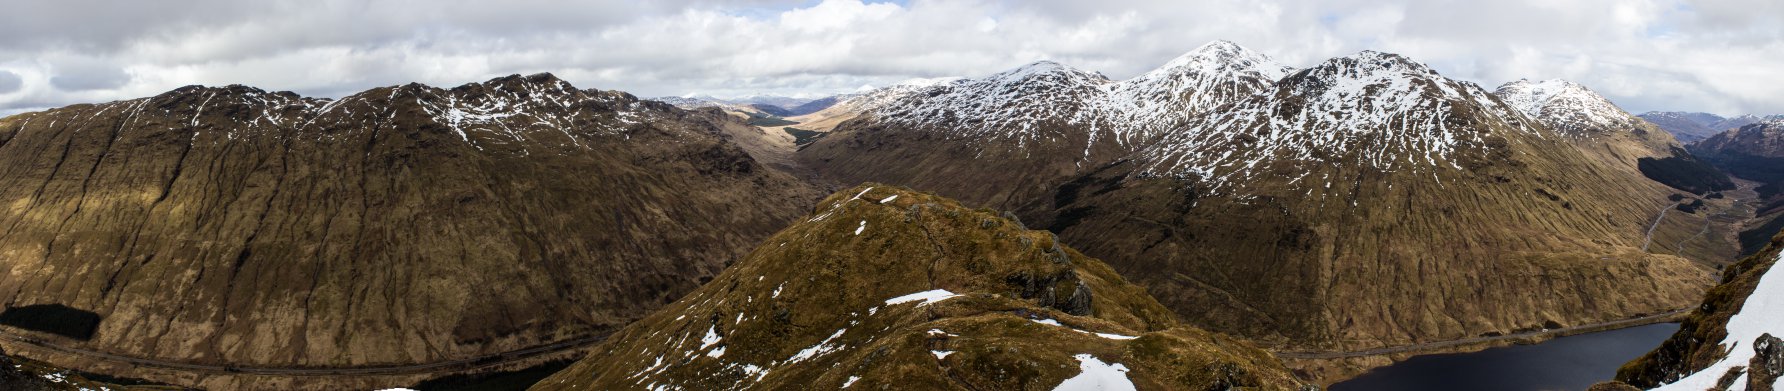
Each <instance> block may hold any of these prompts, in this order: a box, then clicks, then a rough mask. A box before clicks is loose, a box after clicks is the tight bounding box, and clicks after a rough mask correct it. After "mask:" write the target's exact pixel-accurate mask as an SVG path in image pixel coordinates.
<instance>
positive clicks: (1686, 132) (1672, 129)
mask: <svg viewBox="0 0 1784 391" xmlns="http://www.w3.org/2000/svg"><path fill="white" fill-rule="evenodd" d="M1640 117H1642V119H1645V120H1648V122H1652V123H1654V125H1657V126H1659V127H1660V128H1661V129H1664V130H1666V132H1667V133H1672V135H1673V137H1675V138H1678V139H1679V141H1681V142H1686V143H1694V142H1697V141H1698V140H1703V139H1705V138H1709V137H1710V136H1713V135H1715V134H1716V133H1720V132H1721V131H1720V130H1716V129H1715V128H1712V127H1711V126H1713V125H1715V124H1716V123H1718V122H1722V121H1725V120H1727V118H1722V116H1719V115H1715V114H1710V113H1695V112H1685V111H1650V112H1646V113H1642V114H1641V116H1640Z"/></svg>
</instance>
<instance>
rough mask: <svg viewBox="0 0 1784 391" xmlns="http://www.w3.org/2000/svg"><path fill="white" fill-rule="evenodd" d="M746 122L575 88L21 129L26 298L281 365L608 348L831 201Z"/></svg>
mask: <svg viewBox="0 0 1784 391" xmlns="http://www.w3.org/2000/svg"><path fill="white" fill-rule="evenodd" d="M722 120H723V119H722V117H716V118H715V117H709V116H700V115H695V114H690V113H688V112H685V111H682V110H679V109H675V108H673V107H670V106H668V105H666V104H661V103H655V102H646V101H639V100H637V99H635V98H633V97H632V96H630V95H627V94H624V93H620V92H611V91H596V90H577V89H575V88H573V87H571V86H570V85H569V84H568V83H565V82H563V81H561V80H558V79H556V78H554V77H552V76H550V75H535V76H529V77H519V76H510V77H505V78H499V79H494V80H490V81H488V82H484V83H474V84H467V85H465V86H461V87H457V88H453V89H449V90H448V89H440V88H433V87H427V86H422V85H416V84H411V85H406V86H401V87H388V88H378V89H373V90H369V91H366V92H363V93H359V94H356V95H353V96H349V97H346V98H343V99H341V100H336V101H328V100H319V99H310V98H302V97H298V96H296V95H293V94H290V93H268V92H264V91H260V90H256V89H252V88H247V87H240V86H231V87H224V88H203V87H187V88H182V89H179V90H175V91H172V92H169V93H165V94H162V95H159V96H155V97H151V98H143V99H136V100H130V101H121V102H112V103H106V104H98V105H78V106H70V107H66V108H61V109H55V110H50V111H46V112H39V113H29V114H21V115H17V116H13V117H8V118H4V119H0V205H3V207H0V302H3V303H5V305H6V306H8V307H22V306H27V305H36V304H57V305H63V306H66V307H69V308H73V309H78V310H82V311H89V312H92V313H95V314H97V315H99V316H100V317H101V318H102V321H101V322H100V323H99V324H98V326H97V330H96V332H95V333H94V334H93V335H92V336H91V339H90V340H86V341H78V340H72V339H68V340H58V341H59V343H63V344H68V345H75V346H77V347H81V348H85V349H93V350H98V351H102V352H107V353H112V354H118V355H124V356H133V357H143V358H150V359H157V360H169V361H175V362H193V363H207V364H228V365H238V366H255V367H324V368H326V367H341V366H359V365H367V364H380V365H386V364H407V363H426V362H434V361H441V360H446V359H458V358H466V357H474V356H479V355H484V354H492V353H499V352H505V351H510V350H514V349H519V348H524V347H531V346H537V345H542V344H548V343H552V342H556V341H561V340H565V339H570V338H573V337H579V336H587V335H591V334H599V333H605V332H608V331H610V330H612V329H616V328H618V327H619V326H622V325H624V324H626V323H628V322H630V321H632V320H635V319H637V318H639V317H641V316H643V315H645V314H647V313H649V312H650V311H652V310H655V309H656V308H658V307H660V306H661V305H663V304H666V303H669V302H671V301H673V300H675V299H676V298H678V297H680V296H681V295H682V294H684V293H686V292H687V291H689V290H691V289H693V288H695V287H697V286H698V285H699V283H700V282H702V281H703V280H704V279H707V278H710V277H711V276H713V275H715V274H717V273H718V272H719V270H720V269H721V268H722V267H723V266H724V265H725V264H726V263H727V262H729V261H730V260H733V259H735V258H737V257H738V256H740V255H742V254H743V251H744V249H746V248H748V247H749V246H750V245H753V244H755V243H757V242H758V241H759V240H761V239H762V238H764V237H766V236H767V235H768V234H770V233H772V232H774V230H777V229H779V228H780V227H783V226H785V223H786V222H787V221H788V220H789V219H791V218H792V217H793V216H795V215H797V214H798V213H800V212H801V211H802V210H803V207H802V205H808V202H810V200H813V199H816V198H817V196H818V194H817V193H814V192H813V191H812V190H810V189H809V188H808V187H807V186H806V185H803V184H800V183H799V182H797V181H795V180H793V179H792V178H791V177H790V176H788V175H786V174H784V173H781V172H778V171H775V170H771V169H768V168H767V167H765V166H763V165H761V164H758V163H757V162H756V161H754V160H753V159H751V158H750V156H749V155H747V154H746V153H745V152H744V151H743V150H741V149H739V148H737V147H736V146H735V145H733V143H731V142H730V141H729V139H728V138H727V137H726V136H724V134H723V132H721V131H720V130H719V129H720V128H719V126H721V125H722V124H718V123H715V122H714V121H722ZM8 331H16V330H14V329H9V330H8Z"/></svg>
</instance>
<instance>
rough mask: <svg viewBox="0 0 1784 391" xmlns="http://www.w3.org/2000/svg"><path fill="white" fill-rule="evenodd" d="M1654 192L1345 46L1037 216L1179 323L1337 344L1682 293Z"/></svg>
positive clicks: (1505, 109) (1595, 317) (1501, 110)
mask: <svg viewBox="0 0 1784 391" xmlns="http://www.w3.org/2000/svg"><path fill="white" fill-rule="evenodd" d="M1670 193H1671V191H1670V189H1667V188H1665V187H1664V186H1661V185H1659V184H1656V183H1653V182H1650V181H1648V180H1646V179H1644V178H1642V177H1641V175H1640V174H1639V173H1636V172H1635V171H1634V170H1632V169H1625V168H1624V167H1623V166H1622V165H1619V164H1613V163H1609V162H1606V161H1603V160H1601V159H1596V158H1594V157H1593V156H1590V155H1588V154H1586V153H1583V152H1582V151H1580V150H1579V149H1578V148H1576V147H1575V144H1574V143H1573V142H1572V141H1571V140H1570V138H1569V137H1568V136H1567V135H1565V134H1563V133H1561V132H1558V131H1555V130H1552V129H1550V128H1549V127H1548V126H1546V125H1545V124H1543V123H1541V122H1539V121H1536V120H1533V119H1530V118H1529V117H1527V116H1525V115H1524V114H1522V113H1520V112H1519V110H1518V109H1517V108H1515V107H1512V106H1511V105H1508V104H1506V103H1505V102H1503V101H1502V100H1501V99H1500V98H1498V97H1496V96H1494V95H1493V94H1491V93H1489V92H1488V91H1486V90H1484V89H1482V88H1480V87H1479V86H1476V85H1474V84H1472V83H1467V82H1461V81H1456V80H1452V79H1448V78H1445V77H1443V76H1442V75H1440V74H1438V73H1437V72H1435V71H1434V70H1432V69H1430V68H1429V67H1426V66H1425V65H1423V64H1419V63H1417V62H1414V61H1411V60H1409V59H1407V58H1405V57H1401V56H1398V55H1394V54H1388V53H1379V52H1362V53H1358V54H1355V55H1351V56H1346V57H1339V58H1334V59H1331V60H1327V61H1325V62H1322V63H1320V64H1318V65H1316V66H1313V67H1310V68H1307V69H1303V70H1300V71H1297V72H1295V73H1294V74H1291V75H1289V76H1287V77H1285V78H1283V79H1281V80H1279V81H1277V82H1276V83H1275V84H1274V86H1273V88H1271V89H1269V90H1265V91H1262V92H1260V93H1258V94H1255V95H1252V96H1249V97H1247V98H1246V99H1243V100H1241V101H1239V102H1236V103H1233V104H1231V105H1228V106H1224V107H1223V108H1222V109H1221V110H1218V111H1217V112H1215V113H1212V114H1211V115H1206V116H1202V117H1200V118H1197V119H1195V120H1192V121H1191V122H1190V123H1189V124H1188V125H1187V126H1185V127H1183V128H1181V129H1179V130H1177V131H1175V132H1173V133H1170V134H1168V135H1166V136H1163V137H1161V138H1160V139H1159V140H1158V141H1157V142H1155V143H1153V144H1151V145H1148V146H1146V147H1145V148H1143V149H1141V150H1140V151H1139V152H1138V153H1136V154H1135V155H1133V156H1131V157H1130V158H1128V159H1125V160H1119V161H1116V162H1114V163H1111V164H1108V165H1105V166H1102V167H1098V168H1097V169H1096V170H1094V171H1090V172H1087V173H1085V174H1083V175H1081V176H1078V177H1076V178H1075V179H1073V180H1072V181H1070V182H1069V183H1067V184H1066V185H1065V186H1062V187H1061V188H1060V189H1059V191H1058V192H1057V193H1056V194H1054V196H1053V197H1052V198H1051V199H1050V200H1048V201H1051V203H1052V205H1050V207H1051V209H1050V210H1048V211H1047V212H1043V213H1039V214H1041V215H1042V217H1040V218H1037V219H1035V220H1036V221H1037V224H1038V225H1042V226H1046V227H1048V228H1049V229H1050V230H1052V231H1054V232H1058V233H1059V235H1060V237H1061V239H1062V240H1064V241H1065V242H1066V243H1071V244H1073V245H1074V246H1076V247H1078V248H1080V249H1082V250H1083V251H1085V252H1086V253H1087V254H1091V255H1093V256H1098V257H1101V258H1102V259H1104V260H1106V261H1108V262H1109V263H1110V264H1111V265H1112V266H1114V267H1115V269H1116V270H1118V271H1121V272H1123V273H1124V275H1126V276H1128V277H1129V278H1130V279H1132V280H1134V281H1135V282H1137V283H1139V284H1141V285H1144V286H1147V287H1148V288H1149V290H1150V291H1151V292H1152V293H1153V294H1154V296H1156V297H1159V298H1160V300H1161V301H1162V302H1164V304H1165V305H1166V306H1169V307H1171V308H1173V309H1174V310H1176V311H1177V312H1178V313H1179V314H1182V315H1183V316H1185V317H1186V318H1188V319H1190V321H1191V322H1192V323H1195V324H1198V325H1203V326H1205V327H1208V328H1210V329H1211V330H1216V331H1223V332H1230V333H1235V334H1240V335H1244V336H1248V337H1252V338H1256V339H1258V340H1260V341H1266V343H1269V344H1272V345H1278V346H1285V347H1292V348H1294V349H1300V350H1339V351H1343V350H1359V349H1366V348H1374V347H1382V346H1394V345H1404V344H1412V343H1420V342H1427V341H1439V340H1450V339H1459V338H1468V337H1475V336H1481V335H1492V334H1495V333H1500V334H1503V333H1509V332H1512V331H1514V330H1520V329H1529V328H1540V327H1547V326H1552V325H1555V324H1559V325H1578V324H1588V323H1594V322H1599V321H1606V320H1613V319H1622V318H1628V317H1635V316H1639V315H1646V314H1655V313H1662V312H1667V311H1671V310H1674V309H1678V308H1683V307H1685V306H1688V305H1689V303H1690V301H1691V300H1693V299H1694V298H1695V297H1696V295H1697V294H1698V293H1699V292H1701V291H1702V289H1703V287H1704V285H1706V284H1707V282H1708V279H1709V271H1708V270H1707V269H1706V268H1705V267H1704V266H1702V265H1699V264H1697V263H1694V262H1692V261H1691V260H1688V259H1685V258H1680V257H1677V256H1672V255H1659V254H1650V253H1647V252H1644V251H1642V246H1643V242H1644V239H1645V238H1644V232H1645V231H1647V229H1648V228H1649V223H1650V222H1651V221H1652V219H1653V217H1654V214H1655V213H1657V212H1658V211H1659V210H1660V209H1663V208H1667V207H1670V206H1671V202H1669V201H1668V200H1666V199H1665V197H1666V196H1667V195H1669V194H1670ZM1692 233H1695V232H1692ZM1681 238H1682V237H1681ZM1673 240H1677V239H1676V238H1675V239H1673ZM1626 286H1642V287H1651V289H1643V290H1641V291H1635V292H1632V291H1630V290H1628V289H1625V287H1626ZM1545 325H1547V326H1545Z"/></svg>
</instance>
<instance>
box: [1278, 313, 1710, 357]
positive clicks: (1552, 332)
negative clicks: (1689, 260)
mask: <svg viewBox="0 0 1784 391" xmlns="http://www.w3.org/2000/svg"><path fill="white" fill-rule="evenodd" d="M1685 311H1689V309H1681V310H1677V311H1672V312H1667V313H1662V314H1655V315H1649V316H1643V317H1640V318H1630V319H1623V320H1615V321H1610V322H1602V323H1593V324H1587V325H1579V326H1574V327H1563V328H1558V329H1548V330H1537V331H1526V332H1521V333H1511V334H1506V335H1500V336H1492V337H1474V338H1463V339H1453V340H1448V341H1437V342H1426V343H1421V344H1412V345H1401V346H1390V347H1384V348H1375V349H1368V350H1358V351H1350V352H1276V356H1277V357H1281V358H1284V359H1291V360H1325V359H1336V358H1352V357H1368V356H1380V355H1387V354H1395V353H1409V352H1420V351H1428V350H1437V349H1444V348H1453V347H1457V346H1468V345H1476V344H1485V343H1490V342H1501V341H1508V340H1515V339H1523V338H1531V337H1551V336H1553V337H1563V336H1568V335H1575V334H1582V333H1588V332H1595V331H1605V330H1613V329H1620V328H1624V327H1634V326H1642V325H1649V324H1654V323H1662V322H1665V321H1666V320H1668V319H1671V318H1672V317H1674V316H1677V315H1680V314H1684V313H1685Z"/></svg>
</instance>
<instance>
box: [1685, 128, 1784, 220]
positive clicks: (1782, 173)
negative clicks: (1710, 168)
mask: <svg viewBox="0 0 1784 391" xmlns="http://www.w3.org/2000/svg"><path fill="white" fill-rule="evenodd" d="M1691 152H1692V153H1694V154H1696V155H1697V156H1702V157H1703V159H1704V160H1706V161H1708V162H1710V163H1711V164H1714V165H1715V166H1717V167H1719V168H1721V169H1722V170H1724V171H1726V172H1728V173H1729V174H1731V175H1734V176H1736V177H1740V178H1742V179H1747V180H1752V181H1757V182H1760V183H1761V184H1762V185H1761V186H1759V187H1758V188H1757V190H1758V193H1759V194H1758V196H1759V198H1760V199H1762V200H1764V203H1763V204H1762V206H1760V207H1759V210H1758V212H1757V218H1758V219H1757V220H1758V222H1759V223H1758V224H1752V225H1754V226H1755V227H1754V228H1752V229H1749V230H1747V231H1745V232H1742V233H1741V242H1742V248H1743V251H1744V252H1745V253H1751V252H1754V251H1758V250H1759V249H1760V248H1761V247H1762V246H1764V244H1765V241H1766V239H1767V238H1770V237H1771V234H1772V233H1775V232H1777V231H1778V230H1779V229H1784V213H1781V212H1784V119H1778V120H1771V121H1766V122H1759V123H1754V124H1749V125H1746V126H1742V127H1740V128H1736V129H1730V130H1728V131H1726V132H1722V133H1720V134H1717V135H1715V136H1711V137H1710V138H1707V139H1704V140H1703V141H1699V142H1697V143H1696V144H1692V145H1691Z"/></svg>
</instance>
